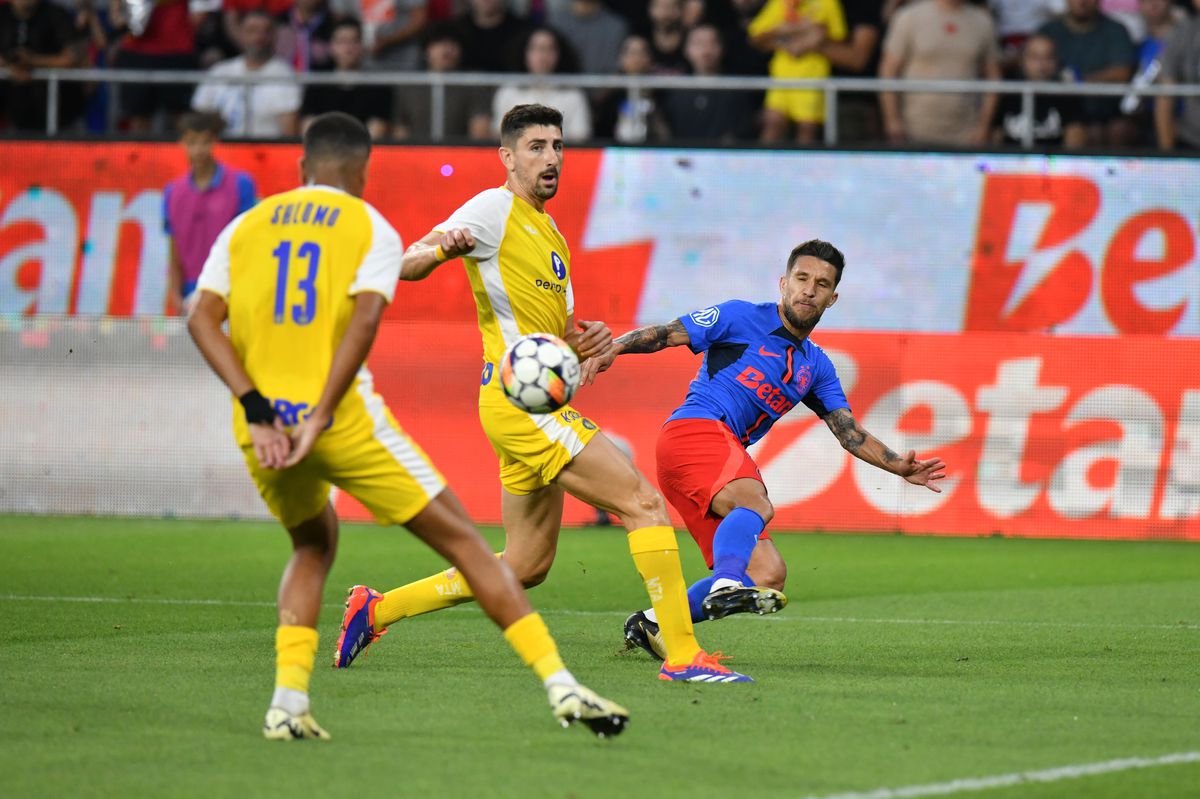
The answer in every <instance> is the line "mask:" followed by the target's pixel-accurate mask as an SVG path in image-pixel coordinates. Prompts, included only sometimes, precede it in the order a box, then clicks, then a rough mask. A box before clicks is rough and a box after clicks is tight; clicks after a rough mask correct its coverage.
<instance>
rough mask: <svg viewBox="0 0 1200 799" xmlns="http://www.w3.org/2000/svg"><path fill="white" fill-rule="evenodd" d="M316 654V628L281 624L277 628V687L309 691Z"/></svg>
mask: <svg viewBox="0 0 1200 799" xmlns="http://www.w3.org/2000/svg"><path fill="white" fill-rule="evenodd" d="M316 656H317V631H316V630H314V629H313V628H312V627H296V626H292V625H287V624H284V625H281V626H280V627H279V628H278V629H276V630H275V687H276V688H290V689H291V690H293V691H300V692H301V693H305V694H306V693H308V678H309V677H311V676H312V670H313V659H314V658H316Z"/></svg>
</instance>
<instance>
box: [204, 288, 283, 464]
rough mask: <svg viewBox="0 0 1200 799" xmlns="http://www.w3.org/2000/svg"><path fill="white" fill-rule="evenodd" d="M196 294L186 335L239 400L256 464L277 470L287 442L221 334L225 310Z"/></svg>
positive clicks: (214, 298) (220, 302) (215, 298)
mask: <svg viewBox="0 0 1200 799" xmlns="http://www.w3.org/2000/svg"><path fill="white" fill-rule="evenodd" d="M196 293H197V294H198V295H199V297H198V299H197V300H196V302H195V303H194V304H193V305H192V310H191V313H189V314H188V322H187V325H188V332H189V333H191V335H192V340H193V341H195V342H196V347H197V349H199V350H200V354H201V355H203V356H204V360H206V361H208V365H209V366H211V367H212V370H213V371H214V372H216V373H217V377H220V378H221V380H223V381H225V385H227V386H229V390H230V391H232V392H233V395H234V396H235V397H237V398H238V399H239V400H241V403H242V407H243V408H245V411H246V421H247V422H248V423H249V428H250V440H251V442H252V443H253V445H254V454H255V456H256V457H257V458H258V462H259V463H260V464H262V465H263V466H264V467H266V468H268V469H278V468H281V467H282V466H283V464H284V461H285V459H286V458H287V456H288V452H289V451H290V450H291V440H290V439H289V438H288V437H287V434H286V433H285V432H284V431H283V421H282V420H281V419H279V417H277V416H276V415H275V409H274V408H273V407H272V406H271V403H270V402H269V401H268V400H267V399H266V397H264V396H263V395H262V394H260V393H259V392H258V389H257V388H255V386H254V381H253V380H251V379H250V375H249V374H248V373H247V372H246V367H245V366H244V365H243V364H242V359H241V358H239V357H238V354H237V350H235V349H234V348H233V342H231V341H230V340H229V336H227V335H225V332H224V331H223V330H221V323H222V322H224V321H225V317H226V316H227V315H228V313H229V307H228V306H227V305H226V304H225V300H224V299H222V298H221V297H220V295H217V294H214V293H212V292H211V291H206V290H204V289H201V290H200V291H198V292H196Z"/></svg>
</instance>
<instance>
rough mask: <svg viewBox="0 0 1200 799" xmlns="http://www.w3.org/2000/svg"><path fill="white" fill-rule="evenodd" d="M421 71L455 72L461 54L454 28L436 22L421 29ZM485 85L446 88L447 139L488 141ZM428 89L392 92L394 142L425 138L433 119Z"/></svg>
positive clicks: (488, 104)
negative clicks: (423, 51)
mask: <svg viewBox="0 0 1200 799" xmlns="http://www.w3.org/2000/svg"><path fill="white" fill-rule="evenodd" d="M423 39H424V42H425V68H426V69H427V70H428V71H429V72H455V71H457V70H458V68H459V66H460V64H461V62H462V55H463V46H462V40H461V39H460V38H459V33H458V27H457V26H456V25H454V24H453V23H450V22H436V23H434V24H432V25H430V26H429V27H428V28H426V29H425V35H424V36H423ZM493 94H495V91H494V90H493V89H492V88H490V87H487V86H447V87H446V105H445V119H444V123H445V124H444V127H443V132H444V133H445V135H446V137H447V138H451V139H463V138H469V139H486V140H488V141H491V140H492V95H493ZM431 99H432V98H431V97H430V93H429V87H428V86H401V87H399V88H398V89H396V111H395V114H394V119H395V126H394V127H393V130H392V135H393V137H394V138H397V139H409V138H416V139H428V138H429V137H430V135H431V134H432V130H431V126H430V122H431V119H432V116H433V110H432V102H431Z"/></svg>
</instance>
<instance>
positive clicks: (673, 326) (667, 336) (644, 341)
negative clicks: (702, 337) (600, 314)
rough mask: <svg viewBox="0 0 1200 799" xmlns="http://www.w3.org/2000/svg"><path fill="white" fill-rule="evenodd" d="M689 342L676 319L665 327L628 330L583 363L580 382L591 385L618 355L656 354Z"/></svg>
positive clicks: (682, 327)
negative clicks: (601, 351)
mask: <svg viewBox="0 0 1200 799" xmlns="http://www.w3.org/2000/svg"><path fill="white" fill-rule="evenodd" d="M691 340H692V339H691V336H689V335H688V332H687V328H685V327H684V326H683V322H680V321H679V320H678V319H673V320H671V321H670V322H667V323H666V324H665V325H646V326H645V327H639V328H638V329H637V330H630V331H629V332H628V333H626V334H625V335H623V336H621V337H620V338H618V339H616V340H615V341H613V343H612V346H611V347H609V348H608V349H607V350H606V351H605V352H603V353H601V354H600V355H596V356H595V357H592V358H589V359H588V360H587V361H585V362H584V364H583V377H582V378H581V382H582V383H583V385H585V386H586V385H589V384H590V383H592V382H593V381H594V380H595V379H596V375H598V374H599V373H600V372H603V371H604V370H606V369H608V367H610V366H612V364H613V361H615V360H616V359H617V356H618V355H625V354H628V355H632V354H635V353H642V352H658V351H659V350H662V349H666V348H667V347H679V346H682V345H684V344H689V343H691Z"/></svg>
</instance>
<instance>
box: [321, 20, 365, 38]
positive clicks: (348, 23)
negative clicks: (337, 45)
mask: <svg viewBox="0 0 1200 799" xmlns="http://www.w3.org/2000/svg"><path fill="white" fill-rule="evenodd" d="M342 28H354V32H355V33H357V34H358V38H359V40H360V41H361V40H362V37H363V26H362V23H361V22H359V21H358V20H357V19H355V18H354V17H342V18H341V19H339V20H338V21H337V22H335V23H333V28H332V29H330V31H329V38H331V39H332V38H333V34H335V33H337V32H338V31H339V30H341V29H342Z"/></svg>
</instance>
